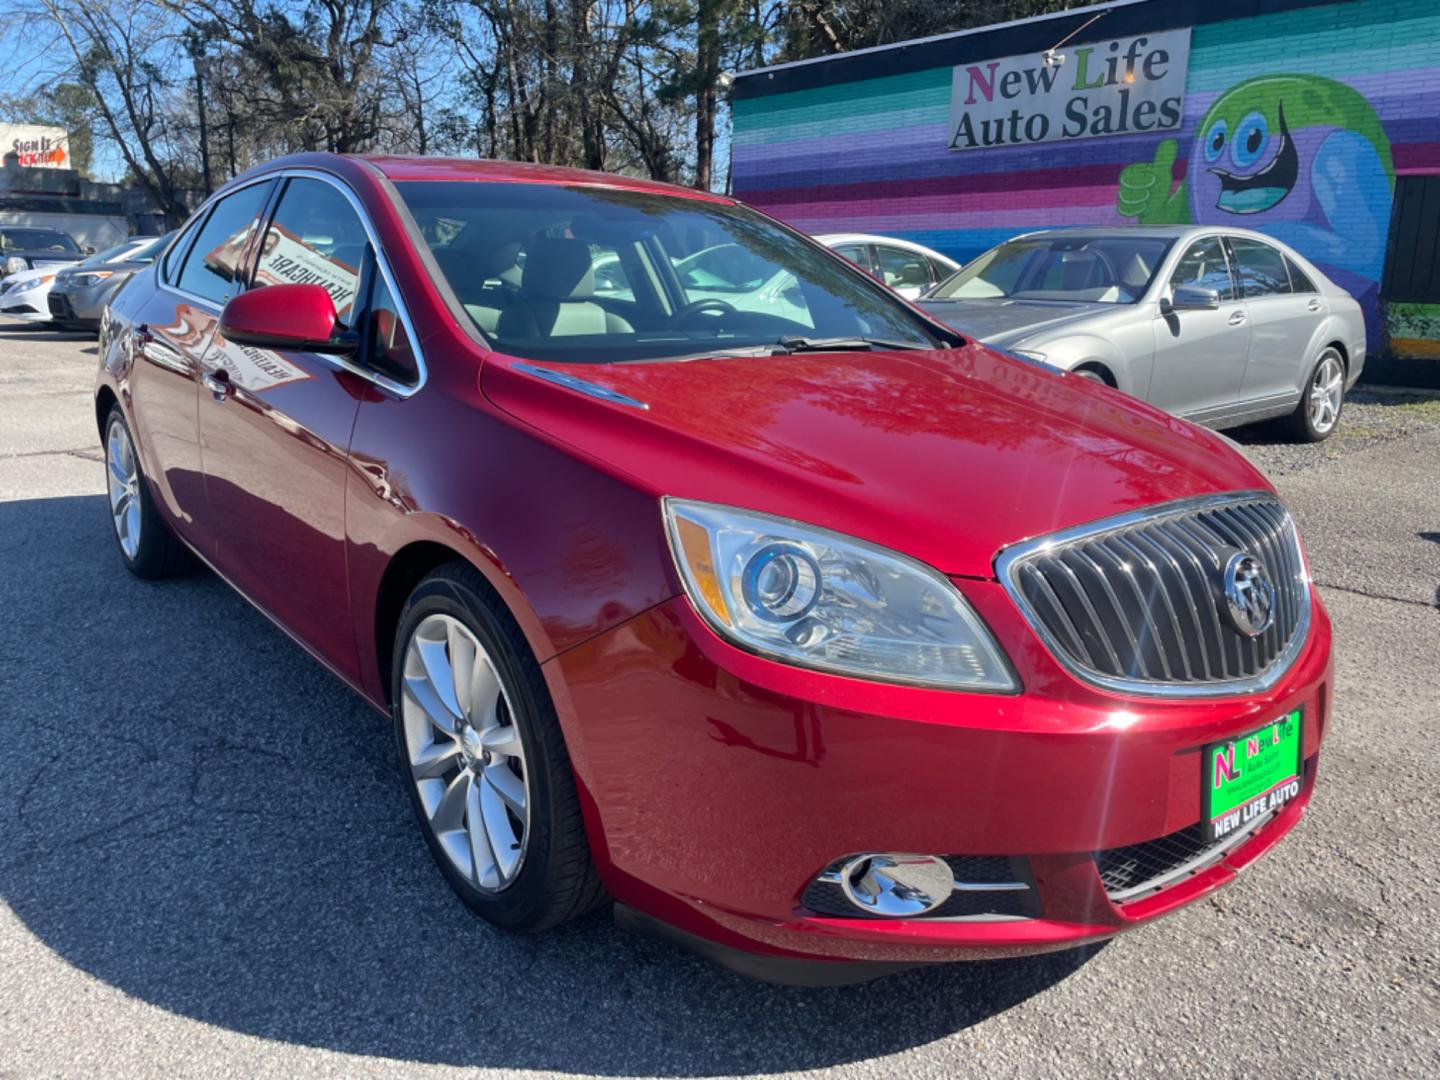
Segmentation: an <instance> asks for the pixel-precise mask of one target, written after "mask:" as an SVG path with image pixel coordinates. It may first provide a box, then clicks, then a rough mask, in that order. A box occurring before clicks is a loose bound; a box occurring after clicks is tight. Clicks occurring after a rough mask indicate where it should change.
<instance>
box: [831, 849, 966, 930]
mask: <svg viewBox="0 0 1440 1080" xmlns="http://www.w3.org/2000/svg"><path fill="white" fill-rule="evenodd" d="M954 886H955V875H954V874H953V873H952V872H951V870H950V866H949V864H948V863H946V862H945V860H944V859H941V858H939V857H938V856H935V855H861V856H860V857H859V858H858V859H851V860H850V861H849V862H848V863H846V864H845V866H844V867H843V868H842V869H841V871H840V888H841V889H843V890H844V892H845V897H846V899H847V900H849V901H850V902H851V903H852V904H854V905H855V906H856V907H858V908H860V909H862V910H864V911H869V912H872V913H874V914H876V915H888V916H890V917H891V918H902V917H905V916H915V915H925V914H927V913H928V912H931V911H934V910H935V909H936V908H938V907H939V906H940V905H941V904H943V903H945V901H946V900H948V899H949V898H950V892H951V890H952V889H953V888H954Z"/></svg>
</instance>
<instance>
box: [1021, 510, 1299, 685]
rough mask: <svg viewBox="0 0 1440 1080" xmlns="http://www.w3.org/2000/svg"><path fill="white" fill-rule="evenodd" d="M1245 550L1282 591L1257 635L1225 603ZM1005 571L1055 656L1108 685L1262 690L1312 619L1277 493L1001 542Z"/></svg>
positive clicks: (1290, 658) (1295, 650) (1289, 658)
mask: <svg viewBox="0 0 1440 1080" xmlns="http://www.w3.org/2000/svg"><path fill="white" fill-rule="evenodd" d="M1237 554H1245V555H1249V556H1251V557H1252V558H1253V559H1255V560H1258V562H1259V563H1261V564H1262V565H1263V567H1264V569H1265V572H1266V573H1267V574H1268V576H1269V578H1270V580H1271V583H1272V584H1273V586H1274V589H1275V596H1274V609H1273V610H1274V620H1273V622H1272V623H1271V625H1270V626H1268V627H1267V628H1266V629H1265V630H1264V631H1262V632H1261V633H1260V634H1258V635H1256V636H1253V637H1251V636H1248V635H1246V634H1244V633H1242V632H1241V631H1240V630H1239V628H1238V627H1237V626H1236V625H1235V623H1234V619H1235V616H1233V615H1232V614H1231V609H1230V608H1228V607H1227V606H1225V593H1224V588H1225V583H1224V581H1223V580H1222V578H1223V577H1224V575H1225V572H1226V567H1227V566H1230V565H1232V559H1234V557H1235V556H1236V555H1237ZM1235 561H1236V563H1239V560H1235ZM996 570H997V574H998V576H999V578H1000V581H1001V583H1002V584H1003V585H1004V586H1005V588H1006V589H1007V590H1008V591H1009V593H1010V595H1011V597H1012V598H1013V599H1014V600H1015V602H1016V604H1017V605H1018V606H1019V607H1020V609H1021V611H1022V612H1023V613H1024V615H1025V617H1026V618H1027V619H1028V620H1029V621H1030V624H1031V625H1032V626H1033V627H1034V628H1035V629H1036V631H1037V632H1038V633H1039V634H1040V636H1041V638H1042V640H1044V642H1045V644H1046V645H1047V647H1049V649H1050V651H1051V653H1052V654H1054V655H1055V657H1056V659H1058V660H1059V661H1060V662H1061V663H1062V664H1063V665H1064V666H1066V667H1067V668H1069V669H1070V670H1071V671H1072V672H1074V673H1075V674H1076V675H1077V676H1078V677H1080V678H1082V679H1084V680H1085V681H1087V682H1090V683H1093V684H1095V685H1097V686H1101V687H1104V688H1107V689H1114V690H1123V691H1128V692H1134V693H1142V694H1143V693H1149V694H1162V695H1175V696H1200V695H1219V694H1227V693H1245V692H1251V691H1254V690H1256V689H1263V688H1265V687H1268V686H1270V685H1273V683H1274V682H1275V681H1276V680H1277V679H1278V678H1279V677H1280V675H1281V674H1282V673H1283V672H1284V671H1285V670H1286V669H1287V668H1289V666H1290V665H1291V664H1292V663H1293V662H1294V660H1295V658H1296V657H1297V656H1298V655H1299V653H1300V649H1301V648H1302V647H1303V645H1304V643H1305V639H1306V637H1307V635H1308V632H1309V627H1310V612H1311V602H1312V601H1311V598H1310V584H1309V582H1308V580H1307V579H1306V578H1305V573H1304V562H1303V560H1302V558H1301V555H1300V547H1299V540H1298V538H1297V536H1296V532H1295V527H1294V523H1293V521H1292V520H1291V518H1290V514H1289V512H1288V511H1287V510H1286V509H1285V507H1284V506H1283V505H1282V504H1281V503H1280V502H1279V501H1278V500H1277V499H1276V498H1275V497H1274V496H1273V495H1271V494H1269V493H1268V492H1243V493H1237V494H1235V495H1225V496H1207V497H1202V498H1199V499H1188V500H1181V501H1179V502H1175V503H1167V504H1163V505H1161V506H1157V507H1152V508H1151V509H1149V510H1147V511H1142V512H1138V513H1134V514H1125V515H1121V516H1120V517H1117V518H1110V519H1107V520H1105V521H1099V522H1096V523H1094V524H1093V525H1088V526H1082V527H1080V528H1076V529H1068V530H1065V531H1063V532H1060V533H1057V534H1055V535H1053V536H1048V537H1041V538H1039V539H1036V540H1031V541H1026V542H1025V543H1023V544H1017V545H1015V546H1013V547H1011V548H1007V549H1006V550H1005V551H1003V552H1001V554H1000V557H999V558H998V559H997V561H996ZM1247 572H1248V571H1247Z"/></svg>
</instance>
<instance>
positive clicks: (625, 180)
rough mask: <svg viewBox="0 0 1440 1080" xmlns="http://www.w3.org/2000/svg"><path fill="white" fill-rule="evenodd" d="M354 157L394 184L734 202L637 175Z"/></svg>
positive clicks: (461, 161) (464, 161)
mask: <svg viewBox="0 0 1440 1080" xmlns="http://www.w3.org/2000/svg"><path fill="white" fill-rule="evenodd" d="M357 156H359V158H360V160H362V161H365V162H368V163H369V164H370V165H371V166H372V167H374V168H375V169H377V170H378V171H379V172H381V173H383V174H384V175H385V176H386V178H388V179H389V180H392V181H395V182H396V183H403V182H405V181H408V180H451V181H454V180H472V181H473V180H486V181H490V182H492V183H510V184H566V185H575V184H584V185H587V186H591V187H606V188H614V189H618V190H622V191H642V192H648V193H650V194H655V195H677V196H680V197H682V198H689V199H702V200H705V201H708V202H718V203H726V204H731V203H734V201H735V200H734V199H730V198H728V197H726V196H724V195H716V194H714V193H712V192H708V191H699V190H697V189H696V188H687V187H681V186H679V185H678V184H666V183H662V182H661V181H658V180H646V179H644V178H642V177H638V176H619V175H617V174H615V173H602V172H591V171H589V170H587V169H567V168H563V167H561V166H558V165H527V164H524V163H521V162H515V161H491V160H487V159H483V158H442V157H409V156H404V157H402V156H389V155H379V154H375V155H357Z"/></svg>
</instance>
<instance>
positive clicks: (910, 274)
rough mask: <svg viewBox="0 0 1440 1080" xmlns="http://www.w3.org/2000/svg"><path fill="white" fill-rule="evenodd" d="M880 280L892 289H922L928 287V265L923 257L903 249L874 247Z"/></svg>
mask: <svg viewBox="0 0 1440 1080" xmlns="http://www.w3.org/2000/svg"><path fill="white" fill-rule="evenodd" d="M875 254H876V256H877V257H878V258H879V260H880V280H881V281H883V282H885V284H886V285H889V286H890V288H892V289H911V288H914V289H924V288H928V287H929V286H930V264H929V262H927V261H926V259H925V256H923V255H919V254H917V253H916V252H913V251H906V250H905V249H904V248H892V247H882V246H880V245H878V244H877V245H876V247H875Z"/></svg>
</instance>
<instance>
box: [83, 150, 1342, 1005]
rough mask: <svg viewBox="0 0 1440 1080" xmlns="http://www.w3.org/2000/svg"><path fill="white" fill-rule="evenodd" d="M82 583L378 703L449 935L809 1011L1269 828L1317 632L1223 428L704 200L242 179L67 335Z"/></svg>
mask: <svg viewBox="0 0 1440 1080" xmlns="http://www.w3.org/2000/svg"><path fill="white" fill-rule="evenodd" d="M103 330H104V334H103V348H102V349H101V356H102V360H101V370H100V375H99V381H98V385H97V390H96V397H95V408H96V420H97V422H98V425H99V430H100V435H101V438H102V441H103V445H104V449H105V458H106V462H107V466H108V481H109V495H110V500H109V505H110V510H111V515H112V518H113V521H114V530H115V538H116V541H117V543H118V546H119V551H120V556H121V558H122V560H123V561H124V563H125V565H126V566H127V567H128V568H129V569H130V571H131V572H133V573H135V574H137V575H139V576H140V577H142V578H159V577H163V576H166V575H169V574H172V573H176V572H178V571H180V570H182V569H184V568H185V567H186V566H187V565H194V564H196V562H197V560H198V562H202V563H204V564H207V565H209V566H210V567H212V568H213V569H214V571H215V572H216V573H218V574H219V575H221V576H222V577H223V578H224V579H225V580H226V581H228V582H230V584H232V585H233V586H234V587H235V588H236V589H237V590H239V592H240V593H242V594H243V595H244V596H245V597H246V598H247V599H249V600H250V601H251V602H252V603H254V604H255V606H256V607H258V608H259V609H260V610H261V611H263V612H264V613H265V614H266V615H268V616H269V617H270V618H271V619H272V620H274V622H275V623H276V624H277V625H278V626H280V627H281V628H282V629H283V630H285V631H286V632H287V633H288V634H290V636H291V637H293V638H294V639H295V640H296V641H297V642H298V643H299V644H300V645H302V646H303V647H304V648H306V649H307V650H308V651H309V652H310V653H312V654H313V655H314V656H315V657H316V658H317V659H318V660H319V661H320V662H321V663H323V664H324V665H325V666H326V667H328V668H329V669H330V670H331V671H333V672H334V673H335V674H336V675H337V676H338V677H339V678H340V679H342V680H344V681H345V682H346V683H348V684H349V685H350V686H351V687H353V688H354V689H355V691H356V692H357V693H359V694H360V695H362V696H363V697H364V698H365V700H367V701H368V702H370V704H372V705H373V706H374V707H375V708H376V709H377V710H378V711H380V712H381V713H383V714H385V715H387V716H388V717H390V719H391V721H392V723H393V725H394V730H395V740H396V745H397V747H398V750H399V756H400V760H401V762H402V765H403V768H402V772H403V775H404V782H405V783H406V785H407V787H408V790H409V792H410V795H411V798H412V800H413V803H414V808H415V812H416V816H417V818H418V821H419V825H420V831H421V832H422V834H423V835H424V837H425V840H426V842H427V843H428V845H429V847H430V849H431V852H432V853H433V855H434V858H435V861H436V863H437V864H438V865H439V867H440V869H441V871H442V872H443V873H444V875H445V876H446V878H448V879H449V882H450V884H451V885H452V886H453V887H454V889H455V890H456V892H457V893H459V895H460V896H461V897H462V898H463V899H464V901H465V902H466V903H467V904H469V905H470V907H472V908H473V909H474V910H475V911H477V912H478V913H479V914H480V915H482V916H484V917H485V918H487V919H489V920H491V921H492V922H495V923H497V924H499V925H501V926H504V927H509V928H512V929H516V930H540V929H543V928H546V927H550V926H554V925H555V924H557V923H560V922H563V921H564V920H567V919H571V918H574V917H575V916H578V915H580V914H582V913H583V912H586V911H588V910H590V909H592V908H594V907H596V906H597V905H599V904H601V903H604V902H607V901H613V902H614V904H615V910H616V912H617V916H619V917H620V918H621V919H622V920H623V921H625V922H626V923H627V924H628V925H632V926H643V927H646V928H648V929H652V930H656V931H659V932H661V933H663V934H665V935H667V936H669V937H671V938H672V939H675V940H678V941H681V942H683V943H685V944H687V945H689V946H691V947H693V948H696V949H698V950H700V951H702V952H704V953H705V954H707V955H709V956H711V957H713V958H715V959H717V960H719V961H720V962H722V963H726V964H728V965H730V966H732V967H735V968H737V969H739V970H744V971H748V972H751V973H755V974H759V975H762V976H765V977H769V978H774V979H779V980H783V981H801V982H806V981H808V982H841V981H849V980H855V979H859V978H865V977H869V976H872V975H875V974H878V973H881V972H884V971H887V970H891V969H893V968H896V967H899V966H907V965H913V964H919V963H929V962H936V961H947V960H958V959H965V958H969V957H981V956H1003V955H1012V954H1018V953H1024V952H1034V951H1042V950H1047V949H1058V948H1065V947H1069V946H1075V945H1079V944H1082V943H1086V942H1091V941H1095V940H1098V939H1101V938H1105V937H1107V936H1109V935H1113V934H1115V933H1117V932H1119V931H1122V930H1125V929H1127V928H1130V927H1133V926H1136V925H1138V924H1140V923H1143V922H1145V921H1146V920H1148V919H1151V918H1153V917H1155V916H1157V915H1160V914H1163V913H1164V912H1167V911H1169V910H1171V909H1173V908H1176V907H1178V906H1180V905H1182V904H1185V903H1188V902H1190V901H1192V900H1195V899H1196V898H1197V897H1200V896H1203V895H1205V894H1206V893H1208V892H1209V891H1211V890H1212V889H1215V888H1217V887H1218V886H1221V885H1223V884H1225V883H1226V882H1228V881H1230V880H1231V879H1232V878H1234V877H1235V875H1236V873H1237V872H1238V871H1239V870H1240V869H1242V868H1243V867H1244V866H1245V865H1246V864H1247V863H1249V862H1251V861H1252V860H1253V859H1255V858H1257V857H1258V856H1259V855H1261V854H1262V853H1264V852H1265V851H1266V850H1267V849H1268V848H1270V847H1271V846H1272V845H1273V844H1275V842H1276V841H1277V840H1279V839H1280V837H1281V836H1283V835H1284V834H1285V833H1286V832H1287V831H1288V830H1289V829H1290V828H1291V827H1292V826H1293V825H1294V824H1295V823H1296V821H1297V820H1298V819H1299V817H1300V815H1301V814H1302V812H1303V810H1304V807H1305V805H1306V803H1307V801H1308V799H1309V797H1310V793H1311V790H1312V787H1313V785H1314V782H1315V773H1316V760H1317V752H1318V749H1319V746H1320V742H1321V738H1322V736H1323V735H1324V732H1325V727H1326V725H1327V723H1328V721H1329V709H1330V688H1331V684H1332V669H1331V663H1330V626H1329V621H1328V619H1327V617H1326V614H1325V611H1324V608H1323V607H1322V606H1321V603H1320V600H1319V598H1318V597H1317V596H1316V595H1315V592H1314V590H1313V589H1312V587H1311V583H1310V578H1309V574H1308V571H1307V567H1306V563H1305V557H1304V554H1303V552H1302V549H1301V545H1300V541H1299V538H1298V537H1297V535H1296V531H1295V526H1294V523H1293V521H1292V520H1291V517H1290V514H1289V513H1288V512H1287V511H1286V509H1285V507H1284V506H1283V505H1282V504H1281V502H1280V501H1279V500H1278V499H1277V498H1276V496H1275V494H1274V492H1273V491H1272V490H1271V488H1270V486H1269V484H1268V483H1266V481H1265V478H1264V477H1263V476H1261V475H1260V473H1258V472H1257V471H1256V470H1255V469H1254V468H1253V467H1251V466H1250V465H1249V464H1247V463H1246V461H1245V460H1244V459H1243V458H1242V457H1241V456H1240V455H1239V454H1237V453H1235V452H1234V451H1233V450H1232V449H1231V448H1230V447H1229V446H1228V445H1227V444H1226V443H1225V442H1224V441H1223V440H1221V439H1220V438H1218V437H1217V436H1215V435H1212V434H1211V433H1209V432H1207V431H1205V430H1202V429H1201V428H1198V427H1196V426H1194V425H1192V424H1189V423H1185V422H1183V421H1179V420H1176V419H1173V418H1171V417H1169V416H1166V415H1165V414H1163V413H1161V412H1158V411H1157V410H1155V409H1153V408H1150V407H1148V406H1146V405H1144V404H1142V403H1140V402H1139V401H1136V400H1134V399H1132V398H1129V397H1126V396H1123V395H1121V394H1119V393H1117V392H1114V391H1111V390H1108V389H1106V388H1104V387H1099V386H1096V385H1095V384H1093V383H1090V382H1087V381H1086V380H1083V379H1077V378H1074V377H1072V376H1068V375H1062V374H1059V373H1057V372H1054V371H1052V370H1049V369H1047V368H1044V367H1042V366H1038V365H1036V364H1034V363H1030V362H1026V361H1024V360H1022V359H1020V358H1017V357H1014V356H1009V355H1005V354H1002V353H998V352H996V351H994V350H991V349H988V348H985V347H984V346H981V345H979V344H977V343H975V342H973V341H970V340H968V339H966V338H965V337H963V336H961V335H960V334H957V333H956V332H955V331H953V330H950V329H948V328H946V327H944V326H942V325H940V324H939V323H936V322H934V321H932V320H931V319H929V318H928V317H927V316H926V315H925V314H924V313H923V312H920V311H918V310H916V309H915V308H913V307H911V306H909V305H908V304H907V303H905V302H904V301H902V300H900V299H898V298H897V297H896V296H895V295H894V294H892V293H890V292H888V291H887V290H886V289H885V288H884V287H883V286H881V285H880V284H878V283H877V282H876V281H874V280H873V279H871V278H870V277H869V276H867V275H866V274H864V273H863V272H861V271H860V270H858V269H857V268H855V267H853V266H851V265H850V264H849V263H847V262H845V261H844V260H843V259H841V258H839V257H837V256H835V255H833V254H832V253H830V252H829V251H827V250H826V249H825V248H823V247H821V246H819V245H818V244H816V243H814V242H812V241H810V240H809V239H807V238H805V237H803V236H801V235H798V234H797V233H795V232H793V231H791V230H789V229H787V228H786V227H784V226H782V225H780V224H778V223H776V222H775V221H772V220H770V219H769V218H767V217H765V216H763V215H761V214H758V213H756V212H754V211H752V210H749V209H747V208H745V207H744V206H742V205H739V204H737V203H736V202H734V201H733V200H731V199H728V198H722V197H720V196H716V195H708V194H702V193H699V192H695V191H689V190H682V189H678V188H673V187H669V186H666V185H663V184H655V183H649V182H645V181H640V180H633V179H628V178H624V177H617V176H601V175H594V174H589V173H582V172H572V171H567V170H560V169H550V168H540V167H531V166H520V165H508V164H499V163H489V162H475V161H440V160H421V159H399V158H369V159H366V158H348V157H336V156H329V155H304V156H298V157H290V158H285V159H282V160H280V161H276V162H274V163H272V164H270V165H268V166H265V167H263V168H260V169H257V170H255V171H253V172H250V173H247V174H246V175H244V176H242V177H240V178H239V179H237V180H236V181H234V182H233V183H231V184H229V185H228V186H227V187H225V188H224V189H223V190H222V191H220V192H218V193H217V194H216V195H215V196H214V197H213V198H211V199H210V200H209V201H208V202H207V203H206V204H205V206H204V207H202V208H201V210H200V211H199V213H197V214H196V215H195V217H194V218H193V219H192V220H191V221H190V222H189V224H188V225H187V226H186V227H185V229H184V230H183V231H182V232H181V234H180V235H179V237H178V239H177V240H176V241H175V243H174V244H173V245H172V246H171V247H170V248H169V250H168V252H167V253H166V254H165V256H164V257H163V258H162V259H160V260H159V261H158V262H157V263H156V265H155V266H154V267H153V268H152V269H151V270H149V271H147V272H145V273H144V274H141V275H139V276H137V278H136V279H135V280H134V282H133V283H132V284H131V285H130V286H129V287H127V288H126V289H125V290H124V292H123V293H121V294H120V296H119V297H118V299H117V300H116V301H115V302H114V304H113V306H112V307H111V309H110V310H109V311H108V313H107V315H106V321H105V326H104V328H103Z"/></svg>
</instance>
